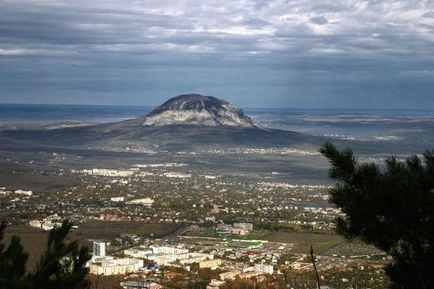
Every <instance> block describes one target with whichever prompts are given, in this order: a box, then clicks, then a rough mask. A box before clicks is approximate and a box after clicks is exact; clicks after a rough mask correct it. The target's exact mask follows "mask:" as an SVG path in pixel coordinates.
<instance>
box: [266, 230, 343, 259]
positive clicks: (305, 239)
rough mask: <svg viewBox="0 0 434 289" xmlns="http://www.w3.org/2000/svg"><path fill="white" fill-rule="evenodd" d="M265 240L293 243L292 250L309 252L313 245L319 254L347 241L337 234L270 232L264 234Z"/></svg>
mask: <svg viewBox="0 0 434 289" xmlns="http://www.w3.org/2000/svg"><path fill="white" fill-rule="evenodd" d="M262 238H263V239H264V240H268V241H271V242H280V243H293V244H294V247H293V249H292V252H294V253H303V254H307V253H309V251H310V246H313V248H314V250H315V252H316V253H317V254H320V253H323V252H325V251H327V250H329V249H330V248H332V247H334V246H337V245H339V244H342V243H344V242H345V240H344V238H342V237H341V236H339V235H336V234H313V233H289V232H268V233H266V234H264V235H263V236H262Z"/></svg>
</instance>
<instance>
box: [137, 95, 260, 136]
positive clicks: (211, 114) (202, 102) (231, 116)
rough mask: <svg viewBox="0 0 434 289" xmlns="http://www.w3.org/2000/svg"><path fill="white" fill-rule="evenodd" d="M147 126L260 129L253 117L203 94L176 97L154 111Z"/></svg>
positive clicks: (145, 119)
mask: <svg viewBox="0 0 434 289" xmlns="http://www.w3.org/2000/svg"><path fill="white" fill-rule="evenodd" d="M143 125H146V126H167V125H201V126H212V127H219V126H221V127H240V128H255V127H258V125H256V124H255V123H254V122H253V120H252V119H251V118H250V117H248V116H247V115H245V114H244V112H243V111H242V110H241V109H238V108H236V107H235V106H234V105H233V104H231V103H230V102H227V101H225V100H222V99H218V98H216V97H213V96H203V95H200V94H183V95H178V96H175V97H172V98H171V99H169V100H167V101H166V102H164V103H163V104H162V105H160V106H158V107H156V108H155V109H154V110H152V111H151V112H150V113H149V114H148V115H147V116H146V117H145V118H144V121H143Z"/></svg>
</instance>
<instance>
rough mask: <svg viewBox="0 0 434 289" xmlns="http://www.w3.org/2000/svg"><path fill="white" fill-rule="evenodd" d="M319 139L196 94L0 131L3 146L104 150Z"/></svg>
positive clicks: (313, 141)
mask: <svg viewBox="0 0 434 289" xmlns="http://www.w3.org/2000/svg"><path fill="white" fill-rule="evenodd" d="M323 142H324V139H323V138H321V137H316V136H310V135H306V134H302V133H297V132H292V131H285V130H278V129H268V128H264V127H261V126H259V125H257V124H256V123H255V122H254V121H253V120H252V119H251V118H250V117H248V116H247V115H245V114H244V113H243V112H242V110H240V109H237V108H236V107H235V106H234V105H232V104H231V103H229V102H227V101H224V100H221V99H218V98H215V97H212V96H202V95H199V94H186V95H180V96H176V97H173V98H171V99H169V100H168V101H166V102H165V103H163V104H162V105H160V106H158V107H156V108H155V109H154V110H152V111H151V112H150V113H149V114H147V115H146V116H144V117H139V118H136V119H131V120H126V121H121V122H114V123H106V124H96V125H87V126H76V127H63V126H53V125H48V126H46V127H44V126H41V125H36V126H34V127H33V128H29V127H26V128H15V129H2V130H0V149H1V147H4V146H3V145H2V144H7V145H6V146H8V147H10V146H11V144H13V146H15V147H16V148H18V147H21V146H26V147H27V146H30V147H33V146H35V145H37V146H50V147H51V148H53V147H57V148H59V147H60V148H74V149H85V150H87V149H92V150H104V151H118V152H119V151H123V152H141V151H174V152H179V151H207V150H209V149H220V148H225V149H226V148H239V147H248V148H267V147H268V148H269V147H285V146H292V145H314V146H315V147H317V146H318V145H320V144H322V143H323Z"/></svg>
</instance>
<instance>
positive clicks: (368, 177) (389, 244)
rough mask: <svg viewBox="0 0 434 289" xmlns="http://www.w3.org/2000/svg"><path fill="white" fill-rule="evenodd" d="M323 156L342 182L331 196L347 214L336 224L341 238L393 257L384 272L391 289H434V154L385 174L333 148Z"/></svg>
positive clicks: (390, 165) (395, 164)
mask: <svg viewBox="0 0 434 289" xmlns="http://www.w3.org/2000/svg"><path fill="white" fill-rule="evenodd" d="M320 152H321V154H322V155H324V156H325V157H326V158H327V159H328V160H329V161H330V163H331V166H332V167H331V169H330V177H331V178H333V179H335V180H337V181H338V182H337V184H336V185H335V186H334V187H333V188H332V189H331V190H330V202H331V203H332V204H335V205H336V206H337V207H338V208H340V209H341V210H342V213H344V216H342V217H338V218H337V219H336V227H337V232H338V233H340V234H342V235H343V236H345V237H346V238H347V239H352V238H360V239H361V240H362V241H364V242H366V243H369V244H373V245H374V246H376V247H377V248H379V249H381V250H383V251H385V252H387V253H388V254H389V255H390V256H392V258H393V262H392V263H391V264H390V265H388V266H387V267H386V268H385V271H386V274H387V275H388V276H389V278H390V280H391V285H390V287H391V288H393V289H407V288H408V289H410V288H411V289H418V288H421V289H428V288H434V274H433V269H434V151H426V152H425V153H424V154H423V159H421V158H419V157H418V156H411V157H409V158H407V159H406V160H405V161H398V160H397V159H396V158H395V157H391V158H388V159H387V160H386V161H385V166H384V167H381V168H380V167H379V166H378V165H376V164H373V163H363V164H361V163H359V162H358V161H357V159H356V158H355V156H354V155H353V152H352V151H351V150H350V149H344V150H338V149H337V148H336V147H335V146H334V145H332V144H330V143H326V144H325V145H324V146H323V147H322V148H321V149H320Z"/></svg>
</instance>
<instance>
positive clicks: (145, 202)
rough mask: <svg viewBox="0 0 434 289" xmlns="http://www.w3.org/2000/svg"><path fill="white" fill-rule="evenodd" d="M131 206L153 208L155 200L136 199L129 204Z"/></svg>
mask: <svg viewBox="0 0 434 289" xmlns="http://www.w3.org/2000/svg"><path fill="white" fill-rule="evenodd" d="M128 204H130V205H143V206H147V207H151V206H152V205H153V204H154V200H153V199H151V198H143V199H134V200H131V201H129V202H128Z"/></svg>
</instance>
